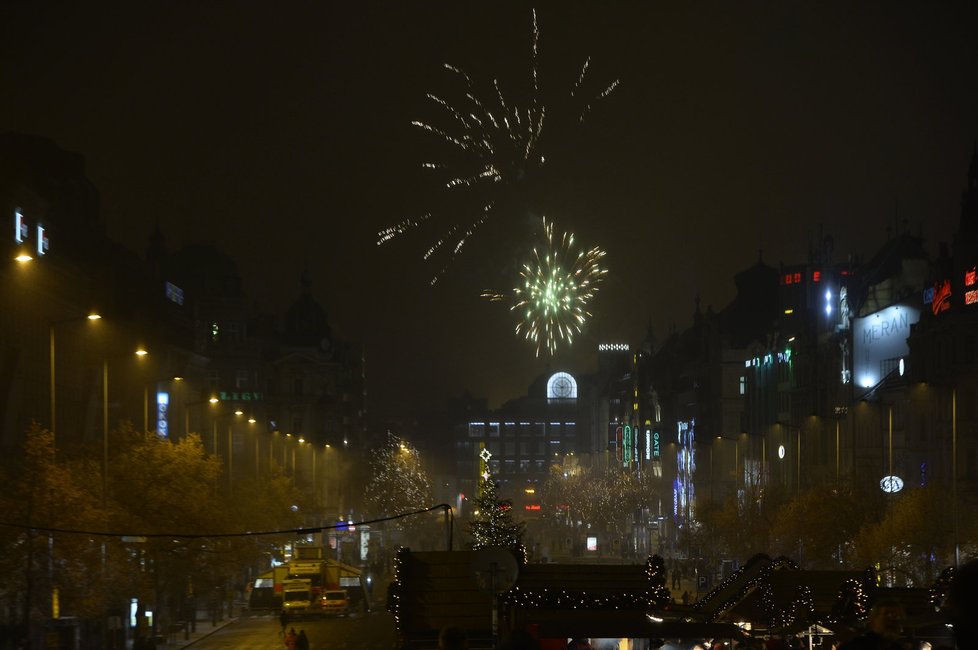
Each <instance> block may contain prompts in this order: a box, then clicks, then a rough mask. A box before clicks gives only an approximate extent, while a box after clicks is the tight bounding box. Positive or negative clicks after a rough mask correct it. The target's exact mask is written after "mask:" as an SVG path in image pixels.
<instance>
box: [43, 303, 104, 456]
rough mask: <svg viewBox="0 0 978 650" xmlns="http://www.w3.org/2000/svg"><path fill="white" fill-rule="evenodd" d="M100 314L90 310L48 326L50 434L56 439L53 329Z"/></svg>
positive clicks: (94, 318) (93, 318)
mask: <svg viewBox="0 0 978 650" xmlns="http://www.w3.org/2000/svg"><path fill="white" fill-rule="evenodd" d="M101 319H102V316H101V315H100V314H98V313H97V312H94V311H93V312H92V313H90V314H88V315H87V316H79V317H76V318H64V319H62V320H57V321H53V322H52V323H51V324H50V325H49V327H48V361H49V363H50V366H51V435H53V436H55V439H57V427H58V425H57V418H58V411H57V392H58V391H57V383H56V381H55V368H56V366H57V364H56V363H55V345H54V329H55V327H57V326H58V325H63V324H65V323H73V322H77V321H82V320H88V321H90V322H94V321H97V320H101Z"/></svg>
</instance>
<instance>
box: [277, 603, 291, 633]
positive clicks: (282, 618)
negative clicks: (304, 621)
mask: <svg viewBox="0 0 978 650" xmlns="http://www.w3.org/2000/svg"><path fill="white" fill-rule="evenodd" d="M278 622H279V623H281V624H282V631H281V632H279V636H281V637H284V636H285V628H287V627H288V626H289V613H288V612H287V611H286V610H284V609H283V610H282V613H281V614H279V615H278Z"/></svg>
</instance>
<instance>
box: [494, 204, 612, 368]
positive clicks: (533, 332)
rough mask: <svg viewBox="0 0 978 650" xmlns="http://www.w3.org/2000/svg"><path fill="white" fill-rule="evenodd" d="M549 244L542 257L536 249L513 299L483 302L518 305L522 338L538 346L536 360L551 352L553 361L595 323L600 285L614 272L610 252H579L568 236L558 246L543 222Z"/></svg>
mask: <svg viewBox="0 0 978 650" xmlns="http://www.w3.org/2000/svg"><path fill="white" fill-rule="evenodd" d="M543 233H544V239H545V240H546V242H545V244H544V248H543V254H542V255H541V252H540V249H539V248H536V247H534V249H533V259H532V260H530V261H529V262H527V263H525V264H524V265H523V269H522V271H520V276H521V277H522V280H523V283H522V286H517V287H515V288H514V289H513V290H512V291H511V292H510V293H509V294H505V293H500V292H498V291H491V290H486V291H483V292H482V297H483V298H487V299H489V300H492V301H495V302H501V301H512V303H513V304H512V306H511V307H510V310H511V311H515V312H517V313H518V314H519V315H520V320H519V322H518V323H517V324H516V334H517V335H520V334H522V335H523V337H524V338H525V339H526V340H527V341H530V342H531V343H533V345H535V346H536V356H540V350H541V349H546V350H547V351H548V352H549V353H550V354H551V355H553V354H554V352H556V349H557V345H558V343H561V342H564V343H566V344H567V345H570V344H571V343H572V342H573V340H574V336H575V335H576V334H580V333H581V331H582V328H583V325H584V323H585V321H586V320H587V319H588V318H590V316H591V313H590V312H589V311H588V303H590V302H591V300H592V299H593V298H594V294H595V293H596V292H597V290H598V283H600V282H601V280H602V279H603V278H604V275H605V274H606V273H607V272H608V270H607V268H605V267H603V266H601V260H602V259H603V258H604V256H605V252H604V251H603V250H601V249H600V248H599V247H597V246H595V247H593V248H591V249H588V250H583V249H580V250H577V249H576V248H575V247H574V233H568V232H565V233H564V234H563V236H562V237H560V239H559V243H557V244H555V241H557V240H555V238H554V224H553V222H552V221H548V220H547V218H546V217H543Z"/></svg>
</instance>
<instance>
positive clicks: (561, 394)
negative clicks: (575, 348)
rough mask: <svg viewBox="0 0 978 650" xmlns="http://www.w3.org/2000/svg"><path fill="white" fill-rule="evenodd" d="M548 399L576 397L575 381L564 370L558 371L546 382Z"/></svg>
mask: <svg viewBox="0 0 978 650" xmlns="http://www.w3.org/2000/svg"><path fill="white" fill-rule="evenodd" d="M547 397H548V398H549V399H573V398H576V397H577V382H575V381H574V378H573V377H571V376H570V375H569V374H567V373H566V372H558V373H556V374H555V375H554V376H552V377H551V378H550V381H548V382H547Z"/></svg>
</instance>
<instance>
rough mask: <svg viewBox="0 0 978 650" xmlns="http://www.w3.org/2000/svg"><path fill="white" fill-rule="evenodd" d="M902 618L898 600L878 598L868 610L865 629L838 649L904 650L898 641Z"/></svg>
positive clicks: (901, 606)
mask: <svg viewBox="0 0 978 650" xmlns="http://www.w3.org/2000/svg"><path fill="white" fill-rule="evenodd" d="M903 618H904V611H903V605H901V604H900V602H899V601H897V600H894V599H892V598H883V599H881V600H878V601H876V603H875V604H874V605H873V607H872V608H871V609H870V610H869V619H868V620H867V622H866V631H865V632H863V633H862V634H860V635H859V636H857V637H855V638H853V639H849V640H848V641H846V642H845V643H843V644H842V646H841V647H840V649H839V650H904V645H903V644H902V643H901V642H900V635H901V633H902V632H903Z"/></svg>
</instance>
